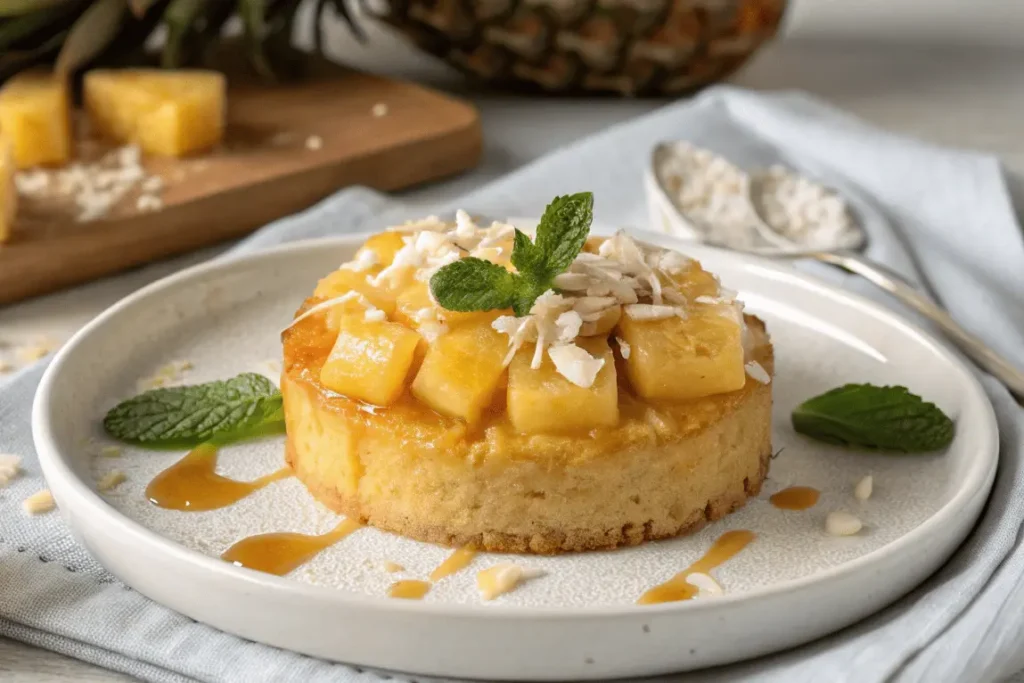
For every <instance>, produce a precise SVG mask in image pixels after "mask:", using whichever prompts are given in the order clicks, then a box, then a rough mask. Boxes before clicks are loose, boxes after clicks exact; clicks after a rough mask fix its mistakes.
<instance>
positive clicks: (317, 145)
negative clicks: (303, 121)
mask: <svg viewBox="0 0 1024 683" xmlns="http://www.w3.org/2000/svg"><path fill="white" fill-rule="evenodd" d="M323 146H324V139H323V138H322V137H320V136H319V135H310V136H309V137H308V138H306V149H308V150H310V151H311V152H315V151H316V150H318V149H322V148H323Z"/></svg>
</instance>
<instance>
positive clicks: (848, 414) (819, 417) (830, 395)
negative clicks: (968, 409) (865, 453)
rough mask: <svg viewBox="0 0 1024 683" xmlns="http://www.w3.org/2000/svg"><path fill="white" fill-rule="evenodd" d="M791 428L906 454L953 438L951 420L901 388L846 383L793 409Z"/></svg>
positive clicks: (940, 445) (941, 445)
mask: <svg viewBox="0 0 1024 683" xmlns="http://www.w3.org/2000/svg"><path fill="white" fill-rule="evenodd" d="M792 421H793V429H795V430H796V431H798V432H800V433H801V434H805V435H806V436H809V437H811V438H814V439H818V440H819V441H826V442H829V443H837V444H844V445H851V446H866V447H869V448H880V449H885V450H894V451H904V452H907V453H913V452H924V451H935V450H939V449H942V448H945V447H946V446H948V445H949V444H950V442H951V441H952V440H953V421H952V420H951V419H950V418H949V417H948V416H947V415H946V414H945V413H943V412H942V411H941V410H940V409H939V408H938V407H937V406H936V405H935V404H933V403H928V402H927V401H924V400H922V399H921V397H920V396H916V395H914V394H912V393H910V392H909V391H908V390H907V389H906V387H890V386H885V387H878V386H874V385H872V384H847V385H845V386H841V387H838V388H836V389H833V390H831V391H828V392H826V393H824V394H821V395H820V396H816V397H814V398H812V399H810V400H808V401H805V402H804V403H802V404H800V405H799V406H797V407H796V409H795V410H793V414H792Z"/></svg>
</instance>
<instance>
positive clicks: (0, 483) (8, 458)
mask: <svg viewBox="0 0 1024 683" xmlns="http://www.w3.org/2000/svg"><path fill="white" fill-rule="evenodd" d="M19 472H21V456H19V455H14V454H13V453H0V487H4V486H7V484H9V483H10V482H11V480H12V479H14V478H15V477H17V476H18V473H19Z"/></svg>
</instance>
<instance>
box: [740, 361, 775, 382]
mask: <svg viewBox="0 0 1024 683" xmlns="http://www.w3.org/2000/svg"><path fill="white" fill-rule="evenodd" d="M743 369H744V370H746V371H747V374H748V375H750V377H751V378H753V379H755V380H757V381H758V382H760V383H761V384H768V383H770V382H771V381H772V376H771V375H769V374H768V371H767V370H765V369H764V367H762V366H761V364H760V363H758V362H757V361H756V360H752V361H750V362H749V363H746V364H745V365H744V366H743Z"/></svg>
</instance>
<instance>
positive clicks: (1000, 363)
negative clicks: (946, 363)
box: [809, 252, 1024, 401]
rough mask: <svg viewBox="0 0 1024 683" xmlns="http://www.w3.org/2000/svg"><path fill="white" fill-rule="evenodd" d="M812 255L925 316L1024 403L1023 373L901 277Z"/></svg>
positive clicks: (852, 257)
mask: <svg viewBox="0 0 1024 683" xmlns="http://www.w3.org/2000/svg"><path fill="white" fill-rule="evenodd" d="M809 256H812V257H813V258H815V259H817V260H819V261H824V262H825V263H829V264H832V265H834V266H839V267H840V268H842V269H843V270H847V271H849V272H851V273H855V274H857V275H860V276H861V277H863V278H865V279H866V280H868V281H870V282H872V283H874V284H875V285H877V286H878V287H881V288H882V289H884V290H885V291H887V292H888V293H889V294H892V295H893V296H894V297H896V298H897V299H899V300H900V301H902V302H903V303H905V304H907V305H908V306H910V307H911V308H913V309H914V310H916V311H917V312H919V313H921V314H922V315H924V316H926V317H927V318H928V319H929V320H931V321H932V322H934V323H935V324H936V325H938V326H939V327H941V328H942V330H943V331H944V332H945V333H946V335H947V336H948V337H949V338H950V339H951V340H952V341H953V342H954V343H955V344H956V345H957V346H958V347H959V348H960V350H961V351H963V352H964V353H966V354H967V355H968V356H970V358H971V359H972V360H973V361H974V362H975V363H977V364H978V365H980V366H981V367H982V368H984V369H985V370H986V371H988V372H989V373H990V374H991V375H993V376H994V377H996V378H997V379H998V380H999V381H1001V382H1002V383H1003V384H1005V385H1006V386H1007V387H1008V388H1009V389H1010V393H1011V394H1013V395H1014V396H1015V397H1016V398H1017V400H1018V401H1024V372H1021V371H1020V370H1018V369H1017V368H1016V367H1014V366H1013V365H1011V364H1010V362H1009V361H1008V360H1006V359H1005V358H1003V357H1002V356H1000V355H999V354H998V353H996V352H995V351H993V350H992V349H990V348H989V347H988V345H986V344H985V342H984V341H982V340H981V339H979V338H978V337H976V336H975V335H973V334H971V333H970V332H968V331H967V330H965V329H964V328H963V327H961V326H960V324H959V323H958V322H957V321H955V320H953V318H952V317H951V316H950V315H949V314H948V313H946V311H944V310H942V309H941V308H939V307H938V306H936V305H935V304H933V303H932V302H931V301H930V300H928V299H927V298H925V297H924V296H922V295H921V294H920V293H919V292H918V291H917V290H915V289H914V288H913V287H911V286H910V285H909V284H907V283H906V281H904V280H903V279H902V278H899V277H896V276H894V275H893V274H892V273H891V272H890V271H888V270H887V269H883V268H881V267H879V266H877V265H875V264H873V263H871V262H870V261H868V260H867V259H865V258H862V257H861V256H859V255H857V254H853V253H846V252H818V253H815V254H809Z"/></svg>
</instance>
